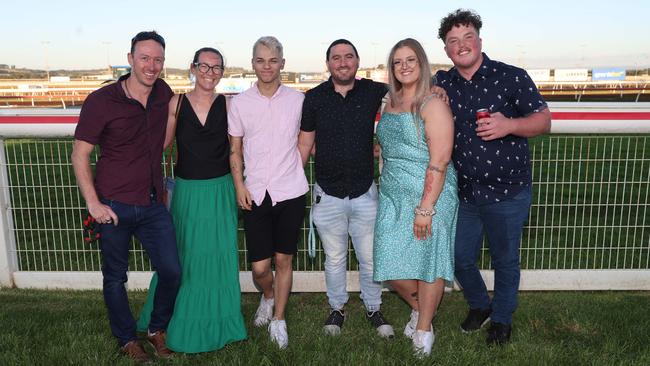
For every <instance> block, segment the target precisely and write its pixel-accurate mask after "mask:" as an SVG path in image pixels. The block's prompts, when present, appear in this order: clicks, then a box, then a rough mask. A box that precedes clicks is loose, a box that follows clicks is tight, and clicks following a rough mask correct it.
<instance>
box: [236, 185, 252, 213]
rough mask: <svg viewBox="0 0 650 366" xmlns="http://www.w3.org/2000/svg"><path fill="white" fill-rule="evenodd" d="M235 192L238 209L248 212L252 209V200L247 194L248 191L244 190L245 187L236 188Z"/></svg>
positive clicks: (248, 193)
mask: <svg viewBox="0 0 650 366" xmlns="http://www.w3.org/2000/svg"><path fill="white" fill-rule="evenodd" d="M236 191H237V204H238V205H239V208H241V209H242V210H248V211H250V210H251V209H252V208H253V207H252V204H253V200H252V199H251V194H250V192H248V189H246V187H238V188H236Z"/></svg>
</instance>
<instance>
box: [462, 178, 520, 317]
mask: <svg viewBox="0 0 650 366" xmlns="http://www.w3.org/2000/svg"><path fill="white" fill-rule="evenodd" d="M531 196H532V193H531V188H530V187H528V188H525V189H524V190H523V191H522V192H520V193H519V194H517V195H516V196H515V197H513V198H512V199H509V200H507V201H503V202H497V203H493V204H488V205H481V206H477V205H474V204H468V203H463V202H461V203H460V205H459V207H458V223H457V228H456V251H455V255H454V256H455V275H456V280H457V281H458V283H459V284H460V286H461V287H462V288H463V295H464V296H465V300H467V303H468V304H469V307H470V308H471V309H488V308H492V315H491V318H492V321H494V322H498V323H503V324H511V323H512V313H513V312H514V311H515V309H516V308H517V291H518V290H519V272H520V269H519V245H520V244H521V234H522V230H523V227H524V223H525V222H526V219H527V218H528V212H529V210H530V202H531ZM483 233H485V234H486V235H487V239H488V245H489V249H490V257H491V259H492V268H493V269H494V296H493V298H492V301H491V302H490V297H489V296H488V292H487V289H486V287H485V282H483V278H482V277H481V274H480V272H479V269H478V265H477V259H478V256H479V253H480V249H481V244H482V242H483Z"/></svg>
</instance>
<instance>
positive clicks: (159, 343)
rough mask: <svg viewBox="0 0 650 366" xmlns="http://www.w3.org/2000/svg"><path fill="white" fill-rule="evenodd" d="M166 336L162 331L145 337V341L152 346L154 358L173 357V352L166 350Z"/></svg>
mask: <svg viewBox="0 0 650 366" xmlns="http://www.w3.org/2000/svg"><path fill="white" fill-rule="evenodd" d="M166 336H167V333H166V332H165V331H164V330H159V331H157V332H154V333H149V334H148V335H147V340H148V341H149V343H151V345H152V346H153V348H154V350H155V352H156V356H158V357H160V358H170V357H172V356H173V355H174V352H173V351H172V350H170V349H169V348H167V345H166V344H165V337H166Z"/></svg>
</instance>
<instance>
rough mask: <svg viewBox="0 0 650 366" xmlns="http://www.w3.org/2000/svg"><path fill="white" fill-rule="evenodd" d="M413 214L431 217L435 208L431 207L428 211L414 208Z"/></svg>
mask: <svg viewBox="0 0 650 366" xmlns="http://www.w3.org/2000/svg"><path fill="white" fill-rule="evenodd" d="M415 214H416V215H420V216H433V215H435V214H436V208H435V207H431V209H430V210H427V209H424V208H421V207H420V206H416V207H415Z"/></svg>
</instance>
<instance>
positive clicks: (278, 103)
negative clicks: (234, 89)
mask: <svg viewBox="0 0 650 366" xmlns="http://www.w3.org/2000/svg"><path fill="white" fill-rule="evenodd" d="M303 99H305V96H304V94H303V93H300V92H298V91H296V90H293V89H291V88H288V87H286V86H284V85H280V87H279V88H278V90H277V91H276V92H275V94H274V95H273V96H272V97H271V98H268V97H265V96H263V95H262V94H261V93H260V92H259V89H257V83H256V84H255V85H253V86H252V87H251V88H250V89H248V90H246V91H244V92H243V93H241V94H239V95H237V96H235V97H233V98H232V101H231V102H230V106H229V108H228V133H229V134H230V135H231V136H234V137H243V139H242V141H243V149H244V177H245V180H244V184H246V188H247V189H248V191H249V192H250V194H251V198H252V199H253V201H255V203H256V204H257V205H261V204H262V201H263V200H264V195H265V194H266V192H267V191H268V192H269V195H270V196H271V200H272V202H273V205H275V204H276V203H277V202H281V201H285V200H288V199H292V198H296V197H299V196H301V195H303V194H305V193H306V192H307V191H308V190H309V187H308V186H307V178H306V177H305V171H304V169H303V167H302V160H301V159H300V152H299V151H298V132H299V131H300V118H301V115H302V101H303Z"/></svg>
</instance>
